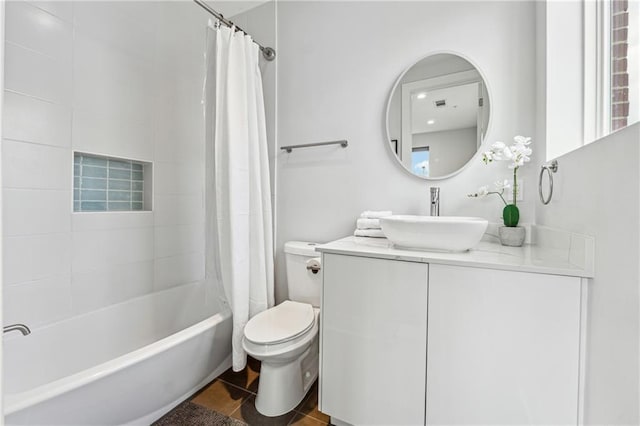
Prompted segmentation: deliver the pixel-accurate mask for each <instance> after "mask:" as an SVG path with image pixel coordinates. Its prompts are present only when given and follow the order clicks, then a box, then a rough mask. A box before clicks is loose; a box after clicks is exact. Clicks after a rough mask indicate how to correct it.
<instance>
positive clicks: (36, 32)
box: [5, 1, 73, 64]
mask: <svg viewBox="0 0 640 426" xmlns="http://www.w3.org/2000/svg"><path fill="white" fill-rule="evenodd" d="M5 22H6V33H5V39H6V40H7V41H10V42H12V43H15V44H19V45H21V46H24V47H27V48H29V49H32V50H35V51H37V52H39V53H42V54H44V55H47V56H50V57H52V58H54V59H56V60H58V61H62V62H63V63H66V64H70V63H71V50H72V45H73V29H72V26H71V24H70V23H68V22H64V21H62V20H61V19H59V18H57V17H55V16H53V15H51V14H50V13H48V12H45V11H44V10H42V9H39V8H38V7H36V6H35V5H32V4H29V3H26V2H24V1H8V2H7V3H6V21H5Z"/></svg>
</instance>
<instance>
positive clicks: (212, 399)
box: [156, 358, 330, 426]
mask: <svg viewBox="0 0 640 426" xmlns="http://www.w3.org/2000/svg"><path fill="white" fill-rule="evenodd" d="M259 378H260V362H259V361H256V360H254V359H252V358H249V360H248V362H247V368H245V369H244V370H243V371H240V372H238V373H234V372H233V371H232V370H231V369H229V370H227V371H226V372H224V373H223V374H222V375H221V376H220V377H218V378H217V379H216V380H214V381H213V382H211V383H209V384H208V385H207V386H205V387H204V388H202V389H201V390H200V391H198V392H197V393H196V394H195V395H193V396H192V397H191V398H190V399H189V400H188V401H186V402H185V403H183V404H181V405H179V406H178V407H176V408H175V409H174V410H172V411H171V412H169V413H168V414H167V415H166V416H165V417H163V418H162V419H160V420H159V421H158V422H157V423H156V424H157V425H158V426H170V425H175V426H178V425H180V426H182V425H184V426H187V425H189V426H191V425H207V424H211V425H213V424H227V425H243V424H248V425H252V426H253V425H265V426H266V425H274V426H280V425H282V426H285V425H297V426H320V425H329V424H330V423H329V416H327V415H325V414H323V413H321V412H320V411H318V385H317V383H316V384H314V385H313V387H312V388H311V390H310V391H309V393H308V394H307V396H306V397H305V399H303V401H302V402H301V403H300V404H299V405H298V406H297V407H296V408H295V409H294V410H292V411H291V412H289V413H287V414H283V415H282V416H278V417H265V416H263V415H261V414H260V413H258V411H257V410H256V408H255V404H254V401H255V397H256V392H257V391H258V380H259ZM203 409H204V410H203Z"/></svg>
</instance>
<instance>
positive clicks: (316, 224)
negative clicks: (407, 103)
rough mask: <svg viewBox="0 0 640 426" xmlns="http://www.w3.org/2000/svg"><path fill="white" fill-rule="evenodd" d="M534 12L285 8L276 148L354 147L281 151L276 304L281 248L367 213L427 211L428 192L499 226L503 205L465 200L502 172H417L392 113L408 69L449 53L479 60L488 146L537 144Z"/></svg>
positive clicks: (438, 5)
mask: <svg viewBox="0 0 640 426" xmlns="http://www.w3.org/2000/svg"><path fill="white" fill-rule="evenodd" d="M534 13H535V7H534V3H533V2H500V1H497V2H473V1H470V2H456V3H455V7H453V6H452V3H451V2H448V1H440V2H438V1H429V2H396V1H387V2H281V3H279V5H278V54H279V59H278V61H279V63H278V145H279V146H283V145H289V144H300V143H308V142H316V141H328V140H336V139H348V140H349V147H348V148H346V149H343V148H340V147H339V146H338V147H335V146H334V147H323V148H312V149H306V150H295V151H293V152H292V153H291V154H287V153H284V152H279V153H278V161H277V173H278V179H277V191H278V198H277V213H278V215H277V224H278V232H277V249H278V253H277V261H278V262H277V275H276V277H277V289H276V290H277V293H276V294H277V298H278V299H279V300H282V299H283V298H285V297H286V296H287V291H286V281H285V275H284V257H283V253H282V247H283V244H284V242H285V241H288V240H312V241H329V240H332V239H336V238H340V237H343V236H345V235H348V234H350V233H352V232H353V229H354V226H355V219H356V217H357V216H358V215H359V214H360V212H361V211H363V210H367V209H392V210H393V211H394V212H396V213H420V214H428V211H429V210H428V198H429V196H428V193H429V189H428V188H429V187H430V186H440V187H441V188H442V191H441V194H442V195H441V198H442V205H441V214H443V215H453V214H459V215H471V216H482V217H486V218H488V219H489V220H490V221H493V222H498V221H499V220H500V215H501V211H502V207H501V204H500V203H501V202H500V200H499V199H497V198H487V199H484V200H477V199H469V198H467V197H466V194H468V193H469V192H472V191H475V190H476V189H477V187H478V186H480V185H485V184H491V183H492V182H494V181H496V180H498V179H502V178H508V177H509V171H508V169H507V168H506V165H505V164H493V165H491V166H485V165H484V164H482V162H481V160H480V158H479V156H477V157H476V158H475V159H474V160H473V161H472V164H471V165H470V167H468V168H466V169H465V170H464V171H462V172H461V173H460V174H459V175H458V176H456V177H454V178H451V179H447V180H441V181H433V182H428V181H424V180H422V179H420V178H417V177H414V176H410V175H408V174H407V173H406V172H405V171H404V169H403V168H402V166H400V165H399V164H398V163H397V161H396V160H395V158H394V157H393V156H392V154H391V152H390V150H389V149H388V147H387V146H386V145H387V142H386V130H385V120H386V119H385V108H386V104H387V99H388V97H389V94H390V91H391V88H392V87H393V84H394V83H395V81H396V79H397V78H398V76H399V75H400V73H401V72H402V71H403V70H405V69H406V68H407V67H408V66H410V65H411V64H413V63H414V62H416V60H418V59H419V58H422V57H424V56H425V55H427V54H428V53H429V52H433V51H437V50H451V51H455V52H460V53H462V54H463V55H465V56H466V57H468V58H470V59H471V61H472V62H473V63H475V64H477V66H478V67H479V69H480V70H481V71H482V72H483V74H484V75H485V76H486V78H487V84H488V86H489V90H490V93H491V109H492V124H491V129H490V130H489V132H488V134H487V138H486V140H487V143H491V142H494V141H495V140H503V141H505V142H510V141H511V140H512V137H513V136H515V135H516V134H523V135H526V136H533V133H534V126H535V114H534V113H535V103H534V102H533V101H532V100H533V99H535V74H534V71H535V67H534V65H535V64H534V60H535V28H534V24H535V22H534V20H533V19H531V18H532V16H533V15H534ZM533 148H534V149H536V145H535V144H534V145H533ZM534 162H535V159H534ZM523 172H524V173H523V174H522V176H523V177H524V181H525V187H524V196H525V201H524V202H522V204H521V205H520V207H521V212H522V214H521V219H522V221H523V222H532V221H533V210H534V207H533V202H534V201H535V198H534V195H535V192H534V187H533V186H532V185H531V184H532V183H533V182H534V178H533V176H534V175H535V174H536V170H535V167H530V166H528V167H527V168H525V169H523Z"/></svg>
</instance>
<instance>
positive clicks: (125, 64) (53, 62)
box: [2, 1, 207, 328]
mask: <svg viewBox="0 0 640 426" xmlns="http://www.w3.org/2000/svg"><path fill="white" fill-rule="evenodd" d="M206 22H207V16H206V14H203V13H202V11H201V10H200V9H199V8H198V7H197V6H196V5H195V4H193V3H191V2H84V1H78V2H64V1H60V2H26V1H10V2H7V3H6V45H5V48H6V59H5V61H6V71H5V73H6V79H5V80H6V81H5V104H4V120H5V127H4V133H3V135H2V153H3V156H2V157H3V158H2V160H3V161H2V180H3V182H2V185H3V197H4V203H3V204H4V210H3V220H4V232H5V235H4V240H3V244H4V265H5V271H4V289H3V290H4V322H5V323H14V322H23V323H26V324H28V325H29V326H31V327H32V328H37V327H41V326H44V325H46V324H49V323H51V322H55V321H58V320H61V319H64V318H66V317H70V316H74V315H78V314H82V313H84V312H88V311H92V310H95V309H99V308H101V307H104V306H107V305H110V304H113V303H118V302H121V301H124V300H127V299H130V298H133V297H137V296H141V295H144V294H147V293H150V292H154V291H159V290H163V289H166V288H169V287H174V286H177V285H181V284H186V283H191V282H198V281H203V280H204V204H203V198H204V195H203V191H204V120H203V118H202V109H201V108H202V106H201V103H200V101H201V90H202V82H203V75H204V58H203V47H204V43H205V26H206ZM74 151H80V152H83V153H93V154H98V155H103V156H112V157H121V158H130V159H136V160H140V161H142V162H149V163H153V175H154V176H153V203H154V204H153V211H138V212H99V213H74V212H73V171H74V169H73V161H74V158H73V152H74Z"/></svg>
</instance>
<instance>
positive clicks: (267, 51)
mask: <svg viewBox="0 0 640 426" xmlns="http://www.w3.org/2000/svg"><path fill="white" fill-rule="evenodd" d="M193 1H194V2H195V3H196V4H197V5H198V6H200V7H201V8H203V9H204V10H206V11H207V12H209V13H210V14H212V15H213V16H215V17H216V18H217V19H218V20H219V21H220V23H222V24H224V25H226V26H227V27H229V28H231V27H234V26H235V27H236V30H238V31H242V32H243V33H245V34H248V33H247V32H246V31H245V30H243V29H242V28H240V27H239V26H237V25H236V24H234V23H233V22H231V21H230V20H228V19H227V18H225V17H224V16H223V15H222V13H220V12H217V11H215V10H213V9H212V8H211V7H209V5H208V4H206V3H205V2H204V1H203V0H193ZM253 42H254V43H255V44H257V45H258V46H260V51H261V52H262V56H264V58H265V59H266V60H267V61H273V60H274V59H275V58H276V51H275V50H273V49H272V48H270V47H265V46H263V45H261V44H260V43H258V42H257V41H255V40H253Z"/></svg>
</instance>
